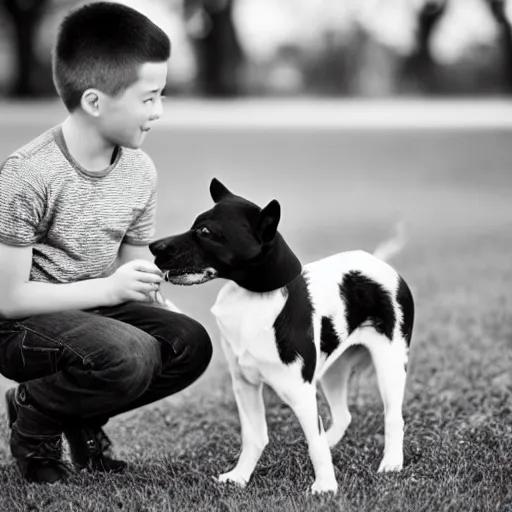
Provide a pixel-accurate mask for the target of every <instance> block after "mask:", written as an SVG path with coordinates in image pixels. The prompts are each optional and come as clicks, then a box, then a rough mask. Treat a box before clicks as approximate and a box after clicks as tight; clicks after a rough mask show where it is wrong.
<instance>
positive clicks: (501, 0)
mask: <svg viewBox="0 0 512 512" xmlns="http://www.w3.org/2000/svg"><path fill="white" fill-rule="evenodd" d="M484 1H485V2H486V3H487V5H488V6H489V8H490V10H491V12H492V15H493V16H494V19H495V20H496V22H497V23H498V25H499V27H500V31H501V34H500V35H501V42H502V48H503V67H504V69H505V79H506V88H507V91H508V92H512V26H511V24H510V21H509V19H508V17H507V14H506V7H507V5H506V0H484Z"/></svg>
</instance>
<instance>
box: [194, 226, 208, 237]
mask: <svg viewBox="0 0 512 512" xmlns="http://www.w3.org/2000/svg"><path fill="white" fill-rule="evenodd" d="M196 233H197V234H198V235H199V236H203V237H205V238H209V237H210V236H212V232H211V231H210V230H209V229H208V228H206V227H202V228H197V229H196Z"/></svg>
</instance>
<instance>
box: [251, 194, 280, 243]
mask: <svg viewBox="0 0 512 512" xmlns="http://www.w3.org/2000/svg"><path fill="white" fill-rule="evenodd" d="M280 219H281V206H280V205H279V203H278V202H277V201H276V200H275V199H273V200H272V201H270V203H268V204H267V206H265V208H263V210H261V212H260V216H259V218H258V223H257V225H256V229H257V231H258V233H259V235H260V237H261V239H262V241H263V243H265V244H268V243H270V242H272V240H273V239H274V237H275V236H276V232H277V226H278V224H279V220H280Z"/></svg>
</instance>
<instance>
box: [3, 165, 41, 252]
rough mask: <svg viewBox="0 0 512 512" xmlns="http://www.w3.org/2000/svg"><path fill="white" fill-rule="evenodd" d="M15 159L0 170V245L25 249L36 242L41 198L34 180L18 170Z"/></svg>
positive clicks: (39, 186)
mask: <svg viewBox="0 0 512 512" xmlns="http://www.w3.org/2000/svg"><path fill="white" fill-rule="evenodd" d="M21 162H22V160H21V159H20V158H19V157H16V156H12V157H9V158H8V159H7V160H6V161H5V162H4V163H3V164H2V165H1V166H0V242H2V243H4V244H7V245H13V246H18V247H26V246H30V245H32V244H34V243H35V242H37V240H38V238H39V236H38V235H39V234H38V228H39V226H40V224H41V221H42V219H43V216H44V209H45V194H44V187H42V186H41V184H40V182H39V181H38V179H37V177H36V176H35V175H34V174H33V173H31V172H30V170H29V169H22V168H21V167H22V166H21Z"/></svg>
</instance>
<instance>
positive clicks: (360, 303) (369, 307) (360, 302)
mask: <svg viewBox="0 0 512 512" xmlns="http://www.w3.org/2000/svg"><path fill="white" fill-rule="evenodd" d="M339 286H340V295H341V298H342V299H343V300H344V302H345V307H346V313H345V316H346V320H347V327H348V334H349V335H350V334H352V332H353V331H354V330H355V329H357V328H358V327H360V326H361V325H362V324H364V323H365V322H371V323H372V325H373V327H374V328H375V330H376V331H377V332H378V333H380V334H384V335H385V336H386V337H388V338H389V339H390V340H392V339H393V330H394V329H395V322H396V318H395V312H394V310H393V303H392V302H391V296H390V294H389V292H387V291H386V290H385V289H384V287H383V286H382V285H380V284H379V283H377V282H376V281H374V280H373V279H371V278H369V277H367V276H365V275H363V274H362V273H361V272H360V271H358V270H353V271H351V272H349V273H348V274H345V276H344V277H343V282H342V283H341V284H340V285H339Z"/></svg>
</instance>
